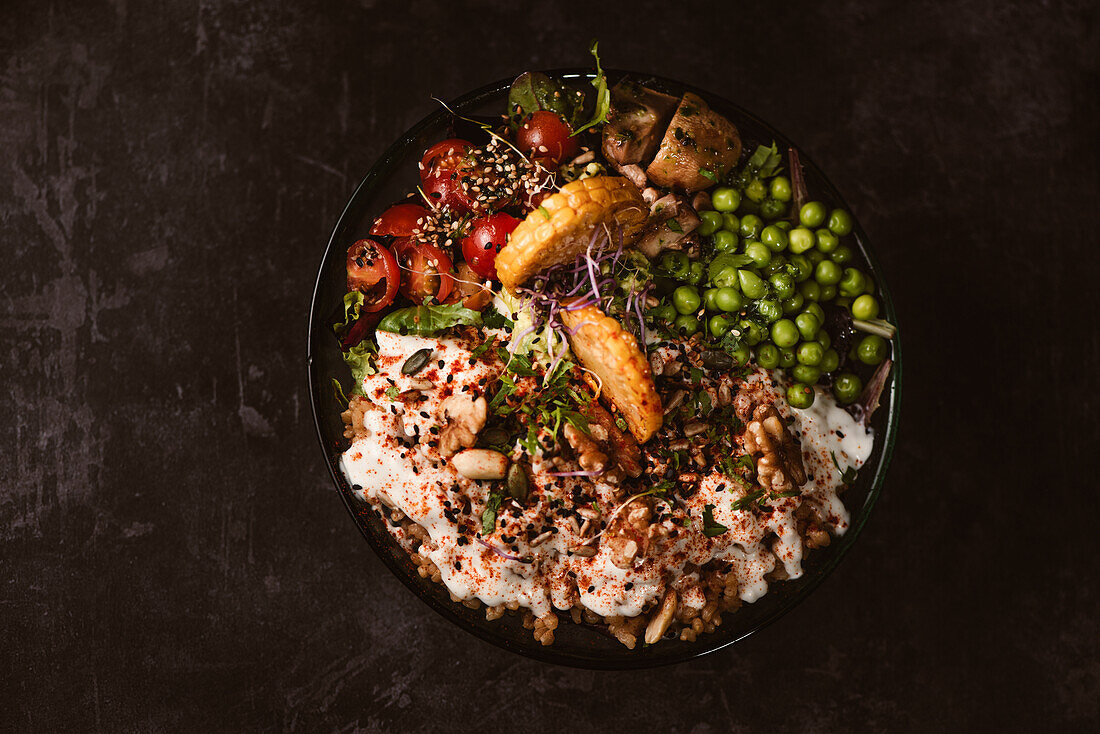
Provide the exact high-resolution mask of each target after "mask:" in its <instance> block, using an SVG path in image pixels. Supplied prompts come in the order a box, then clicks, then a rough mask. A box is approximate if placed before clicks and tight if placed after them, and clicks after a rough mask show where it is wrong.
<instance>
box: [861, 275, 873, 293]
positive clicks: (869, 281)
mask: <svg viewBox="0 0 1100 734" xmlns="http://www.w3.org/2000/svg"><path fill="white" fill-rule="evenodd" d="M863 292H864V293H866V294H867V295H870V296H873V295H874V294H875V279H874V278H872V277H871V274H870V273H864V275H863Z"/></svg>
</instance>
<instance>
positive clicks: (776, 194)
mask: <svg viewBox="0 0 1100 734" xmlns="http://www.w3.org/2000/svg"><path fill="white" fill-rule="evenodd" d="M768 193H770V194H771V196H772V198H773V199H778V200H779V201H790V200H791V180H790V179H789V178H787V177H786V176H776V177H775V178H773V179H772V183H771V186H769V187H768Z"/></svg>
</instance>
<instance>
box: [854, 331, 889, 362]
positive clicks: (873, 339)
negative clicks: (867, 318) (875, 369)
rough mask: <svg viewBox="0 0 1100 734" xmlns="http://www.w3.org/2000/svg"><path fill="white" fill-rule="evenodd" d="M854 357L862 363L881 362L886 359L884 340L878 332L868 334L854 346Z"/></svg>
mask: <svg viewBox="0 0 1100 734" xmlns="http://www.w3.org/2000/svg"><path fill="white" fill-rule="evenodd" d="M856 357H858V358H859V361H860V362H863V364H870V365H876V364H881V363H882V360H884V359H886V340H885V339H883V338H882V337H881V336H879V335H878V334H868V335H867V336H865V337H863V339H861V340H860V342H859V344H858V345H857V346H856Z"/></svg>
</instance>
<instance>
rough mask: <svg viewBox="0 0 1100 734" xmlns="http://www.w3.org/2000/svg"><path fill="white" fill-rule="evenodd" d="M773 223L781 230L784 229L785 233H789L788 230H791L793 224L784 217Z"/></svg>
mask: <svg viewBox="0 0 1100 734" xmlns="http://www.w3.org/2000/svg"><path fill="white" fill-rule="evenodd" d="M773 224H774V225H775V226H776V227H779V228H780V229H781V230H783V231H784V232H786V233H787V234H790V232H791V227H792V226H793V225H792V224H791V223H790V222H788V221H787V220H786V219H780V220H779V221H778V222H773Z"/></svg>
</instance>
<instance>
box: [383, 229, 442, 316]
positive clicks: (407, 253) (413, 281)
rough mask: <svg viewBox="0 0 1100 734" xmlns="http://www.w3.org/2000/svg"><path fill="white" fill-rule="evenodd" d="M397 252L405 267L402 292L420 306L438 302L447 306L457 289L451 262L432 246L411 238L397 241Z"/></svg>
mask: <svg viewBox="0 0 1100 734" xmlns="http://www.w3.org/2000/svg"><path fill="white" fill-rule="evenodd" d="M393 249H394V252H396V253H397V259H398V261H399V264H400V266H401V270H402V278H401V292H402V293H403V294H405V296H407V297H408V298H409V300H411V301H413V302H414V303H416V304H421V303H424V301H425V300H427V299H428V298H434V299H435V300H436V302H437V303H443V301H445V300H446V299H447V296H449V295H450V294H451V289H452V288H454V283H455V280H454V276H452V275H451V266H452V263H451V258H450V257H448V256H447V253H445V252H443V250H440V249H439V248H438V247H436V246H435V245H433V244H432V243H430V242H421V241H419V240H414V239H412V238H410V237H402V238H400V239H397V240H394V242H393Z"/></svg>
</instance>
